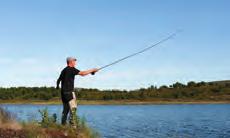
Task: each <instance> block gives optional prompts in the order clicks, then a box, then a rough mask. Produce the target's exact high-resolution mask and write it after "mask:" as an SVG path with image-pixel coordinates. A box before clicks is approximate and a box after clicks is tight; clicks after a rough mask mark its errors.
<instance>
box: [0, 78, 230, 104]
mask: <svg viewBox="0 0 230 138" xmlns="http://www.w3.org/2000/svg"><path fill="white" fill-rule="evenodd" d="M75 92H76V94H77V97H78V99H80V100H172V99H173V100H174V99H178V100H180V99H183V100H186V99H187V100H190V99H191V100H216V101H219V100H230V81H220V82H193V81H191V82H188V83H187V84H183V83H179V82H176V83H174V84H172V85H169V86H166V85H163V86H160V87H156V86H150V87H148V88H140V89H136V90H129V91H127V90H99V89H88V88H87V89H86V88H78V89H75ZM59 97H60V90H56V89H55V88H54V87H10V88H0V100H51V99H54V98H59Z"/></svg>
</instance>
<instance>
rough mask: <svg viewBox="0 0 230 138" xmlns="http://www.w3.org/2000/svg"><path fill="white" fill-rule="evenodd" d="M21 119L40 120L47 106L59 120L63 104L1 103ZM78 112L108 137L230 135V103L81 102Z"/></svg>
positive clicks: (218, 137)
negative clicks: (100, 103) (83, 103)
mask: <svg viewBox="0 0 230 138" xmlns="http://www.w3.org/2000/svg"><path fill="white" fill-rule="evenodd" d="M0 106H2V107H3V108H5V109H7V110H8V111H11V112H13V113H14V114H15V115H16V116H17V119H18V120H31V119H33V118H35V119H37V120H39V118H40V115H39V113H38V110H39V109H44V108H46V107H47V108H48V110H49V112H50V113H51V114H52V113H57V114H58V118H59V120H60V116H61V111H62V106H61V105H0ZM78 114H79V115H80V116H81V117H83V116H84V117H85V118H86V120H87V122H88V124H89V125H90V126H91V127H92V128H94V129H96V130H97V131H98V132H99V133H100V134H101V135H102V137H105V138H167V137H170V138H194V137H195V138H229V137H230V104H202V105H200V104H195V105H186V104H184V105H80V106H79V107H78Z"/></svg>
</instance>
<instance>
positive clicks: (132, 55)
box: [92, 30, 181, 75]
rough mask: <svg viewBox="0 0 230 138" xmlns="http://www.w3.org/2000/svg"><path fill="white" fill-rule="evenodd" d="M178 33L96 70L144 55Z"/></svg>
mask: <svg viewBox="0 0 230 138" xmlns="http://www.w3.org/2000/svg"><path fill="white" fill-rule="evenodd" d="M180 32H181V30H178V31H176V32H174V33H172V34H170V35H168V36H167V37H165V38H163V39H161V40H160V41H158V42H157V43H155V44H153V45H151V46H149V47H146V48H144V49H142V50H140V51H137V52H135V53H132V54H130V55H128V56H125V57H123V58H120V59H118V60H115V61H113V62H111V63H109V64H107V65H104V66H102V67H100V68H99V69H98V71H99V70H102V69H105V68H107V67H109V66H112V65H114V64H117V63H119V62H121V61H123V60H126V59H128V58H131V57H134V56H136V55H139V54H141V53H144V52H145V51H148V50H150V49H152V48H153V47H156V46H158V45H160V44H161V43H163V42H166V41H168V40H170V39H172V38H173V37H174V36H175V35H177V34H178V33H180ZM94 74H95V73H92V75H94Z"/></svg>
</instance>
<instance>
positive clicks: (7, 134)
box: [0, 128, 26, 138]
mask: <svg viewBox="0 0 230 138" xmlns="http://www.w3.org/2000/svg"><path fill="white" fill-rule="evenodd" d="M0 138H26V135H25V132H24V131H23V130H14V129H5V128H0Z"/></svg>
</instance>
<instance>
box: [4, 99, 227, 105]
mask: <svg viewBox="0 0 230 138" xmlns="http://www.w3.org/2000/svg"><path fill="white" fill-rule="evenodd" d="M77 103H78V104H79V105H148V104H223V103H226V104H230V101H229V100H219V101H218V100H193V99H190V100H189V99H180V100H178V99H177V100H172V99H171V100H170V99H161V100H159V99H157V100H78V102H77ZM0 104H46V105H47V104H49V105H51V104H62V102H61V100H57V99H53V100H0Z"/></svg>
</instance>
